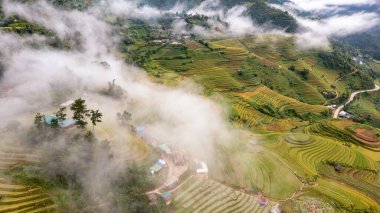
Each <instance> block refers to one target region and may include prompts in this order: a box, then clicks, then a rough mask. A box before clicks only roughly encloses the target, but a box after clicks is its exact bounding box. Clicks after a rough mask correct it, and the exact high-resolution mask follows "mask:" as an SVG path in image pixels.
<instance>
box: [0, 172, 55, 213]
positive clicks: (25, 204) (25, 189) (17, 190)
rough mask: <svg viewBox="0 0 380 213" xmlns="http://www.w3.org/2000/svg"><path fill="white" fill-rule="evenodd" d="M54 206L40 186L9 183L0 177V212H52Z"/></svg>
mask: <svg viewBox="0 0 380 213" xmlns="http://www.w3.org/2000/svg"><path fill="white" fill-rule="evenodd" d="M54 210H55V206H54V203H53V201H52V200H51V199H50V198H49V196H48V195H47V194H46V193H44V192H43V191H42V190H41V189H40V188H36V187H29V186H25V185H19V184H14V183H9V182H8V181H6V180H5V179H2V178H0V213H5V212H18V213H21V212H25V213H32V212H33V213H36V212H53V211H54Z"/></svg>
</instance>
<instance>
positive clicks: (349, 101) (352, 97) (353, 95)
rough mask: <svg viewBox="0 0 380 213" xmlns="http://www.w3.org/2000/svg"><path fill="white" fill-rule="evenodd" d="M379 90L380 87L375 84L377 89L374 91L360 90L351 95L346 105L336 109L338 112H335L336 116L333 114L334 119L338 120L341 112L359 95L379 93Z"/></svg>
mask: <svg viewBox="0 0 380 213" xmlns="http://www.w3.org/2000/svg"><path fill="white" fill-rule="evenodd" d="M379 89H380V87H379V85H377V84H375V88H373V89H368V90H360V91H356V92H353V93H351V95H350V98H349V99H348V100H347V101H346V103H344V104H342V105H340V106H339V107H338V108H336V110H335V111H334V114H333V118H338V116H339V112H340V111H342V109H343V108H344V107H345V106H347V105H348V104H349V103H351V102H352V101H353V100H354V98H355V96H356V95H357V94H360V93H363V92H374V91H377V90H379Z"/></svg>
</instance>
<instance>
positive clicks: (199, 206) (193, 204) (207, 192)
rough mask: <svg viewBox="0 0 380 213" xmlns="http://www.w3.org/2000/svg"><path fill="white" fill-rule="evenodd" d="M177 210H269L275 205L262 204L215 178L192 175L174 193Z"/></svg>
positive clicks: (271, 203) (269, 203)
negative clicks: (216, 180) (214, 179)
mask: <svg viewBox="0 0 380 213" xmlns="http://www.w3.org/2000/svg"><path fill="white" fill-rule="evenodd" d="M174 201H175V203H176V207H177V210H176V212H202V213H203V212H205V213H206V212H247V213H248V212H269V210H270V208H271V207H272V206H273V205H274V203H273V202H271V201H268V202H267V204H266V205H264V206H261V205H260V204H259V199H258V198H257V197H254V196H252V195H249V194H247V193H244V192H241V191H237V190H234V189H233V188H230V187H228V186H225V185H223V184H221V183H218V182H215V181H213V180H208V179H203V178H199V177H192V179H191V180H190V181H188V182H187V183H186V184H185V185H184V186H182V187H181V188H179V190H177V191H176V192H175V193H174Z"/></svg>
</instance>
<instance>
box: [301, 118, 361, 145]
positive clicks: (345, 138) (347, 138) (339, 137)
mask: <svg viewBox="0 0 380 213" xmlns="http://www.w3.org/2000/svg"><path fill="white" fill-rule="evenodd" d="M304 132H305V133H306V134H310V135H318V136H321V137H327V138H330V139H332V140H336V141H340V142H342V143H348V142H351V143H358V142H359V141H357V140H355V138H353V137H352V136H351V133H349V132H347V131H345V130H342V129H340V128H338V127H337V126H336V125H334V123H333V122H331V121H323V122H319V123H315V124H313V125H310V126H307V127H305V129H304Z"/></svg>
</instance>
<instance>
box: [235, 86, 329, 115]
mask: <svg viewBox="0 0 380 213" xmlns="http://www.w3.org/2000/svg"><path fill="white" fill-rule="evenodd" d="M239 95H240V96H241V97H243V98H245V99H249V100H250V101H252V102H254V103H256V104H258V105H268V104H270V105H272V106H274V107H276V108H278V109H280V110H281V111H284V110H287V109H294V110H295V111H296V112H297V113H299V114H305V113H309V112H311V113H317V114H318V113H321V112H323V111H325V110H326V107H324V106H321V105H310V104H306V103H302V102H300V101H297V100H295V99H293V98H289V97H286V96H283V95H281V94H279V93H277V92H275V91H273V90H271V89H269V88H268V87H265V86H261V87H259V88H257V89H256V90H255V91H253V92H245V93H240V94H239Z"/></svg>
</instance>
